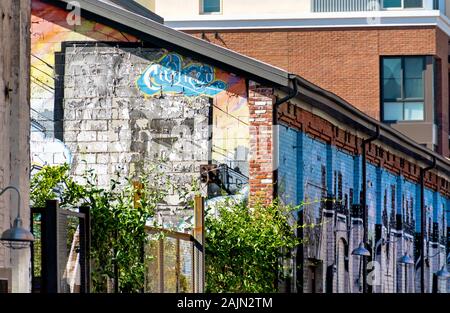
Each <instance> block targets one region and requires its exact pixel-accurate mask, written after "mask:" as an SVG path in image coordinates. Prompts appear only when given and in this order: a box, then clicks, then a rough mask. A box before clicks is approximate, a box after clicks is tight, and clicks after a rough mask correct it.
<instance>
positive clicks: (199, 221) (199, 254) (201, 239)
mask: <svg viewBox="0 0 450 313" xmlns="http://www.w3.org/2000/svg"><path fill="white" fill-rule="evenodd" d="M204 224H205V207H204V202H203V197H201V196H198V195H197V196H195V199H194V230H193V237H194V239H195V240H196V241H197V242H198V244H199V245H200V246H199V245H196V244H195V243H194V251H195V253H194V260H193V262H197V269H198V273H197V275H195V276H194V278H195V279H196V284H194V287H195V289H194V292H198V293H202V292H204V288H205V253H204V251H205V228H204ZM196 247H197V248H196Z"/></svg>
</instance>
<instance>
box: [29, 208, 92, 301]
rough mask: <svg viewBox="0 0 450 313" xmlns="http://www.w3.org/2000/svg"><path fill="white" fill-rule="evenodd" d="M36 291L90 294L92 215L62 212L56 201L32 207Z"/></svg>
mask: <svg viewBox="0 0 450 313" xmlns="http://www.w3.org/2000/svg"><path fill="white" fill-rule="evenodd" d="M31 225H32V227H31V229H32V232H33V235H34V236H35V242H34V243H33V244H32V246H31V260H32V261H31V262H32V282H33V286H32V292H34V293H39V292H40V293H88V292H89V291H90V277H91V275H90V256H89V254H90V253H89V251H90V216H89V210H88V209H87V208H85V207H82V208H79V209H78V212H76V211H73V210H68V209H61V208H60V207H59V203H58V201H56V200H51V201H47V202H46V206H45V208H31Z"/></svg>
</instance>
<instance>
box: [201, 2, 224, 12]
mask: <svg viewBox="0 0 450 313" xmlns="http://www.w3.org/2000/svg"><path fill="white" fill-rule="evenodd" d="M202 2H203V8H202V12H203V13H218V12H220V11H221V8H220V6H221V3H220V2H221V0H202Z"/></svg>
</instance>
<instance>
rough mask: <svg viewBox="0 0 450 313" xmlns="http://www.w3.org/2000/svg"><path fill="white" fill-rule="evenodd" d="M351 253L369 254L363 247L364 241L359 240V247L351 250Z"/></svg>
mask: <svg viewBox="0 0 450 313" xmlns="http://www.w3.org/2000/svg"><path fill="white" fill-rule="evenodd" d="M352 255H358V256H370V252H369V250H367V249H366V248H365V247H364V242H363V241H361V243H360V244H359V247H358V248H356V249H355V250H353V251H352Z"/></svg>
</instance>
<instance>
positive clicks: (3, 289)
mask: <svg viewBox="0 0 450 313" xmlns="http://www.w3.org/2000/svg"><path fill="white" fill-rule="evenodd" d="M0 293H8V281H7V280H4V279H0Z"/></svg>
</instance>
